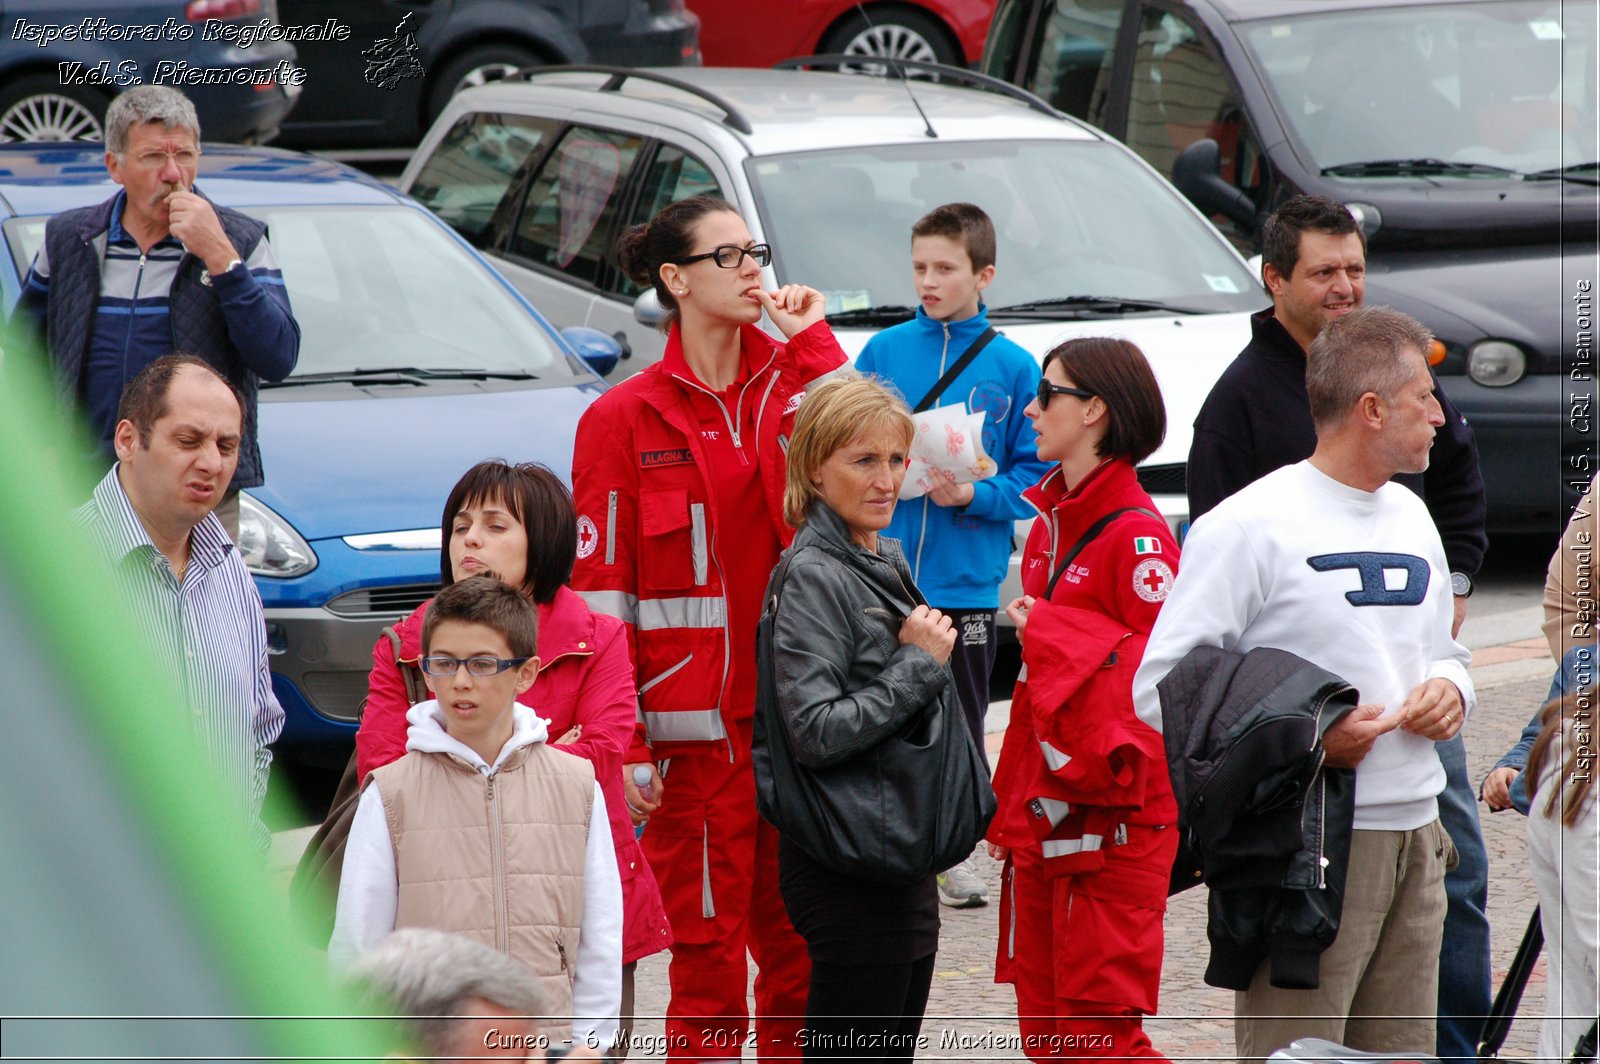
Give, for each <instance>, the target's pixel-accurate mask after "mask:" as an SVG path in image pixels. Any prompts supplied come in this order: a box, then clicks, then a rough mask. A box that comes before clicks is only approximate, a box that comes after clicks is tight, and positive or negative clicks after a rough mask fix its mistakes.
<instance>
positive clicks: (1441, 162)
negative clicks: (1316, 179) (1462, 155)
mask: <svg viewBox="0 0 1600 1064" xmlns="http://www.w3.org/2000/svg"><path fill="white" fill-rule="evenodd" d="M1516 172H1517V171H1515V170H1508V169H1507V168H1505V167H1504V166H1490V165H1489V164H1488V163H1455V162H1450V161H1449V160H1448V159H1432V158H1425V159H1373V160H1371V161H1370V162H1364V163H1340V164H1339V165H1338V166H1325V167H1323V168H1322V176H1323V177H1440V176H1445V175H1450V174H1458V175H1461V176H1466V175H1468V174H1476V175H1478V176H1480V177H1507V176H1512V175H1515V174H1516Z"/></svg>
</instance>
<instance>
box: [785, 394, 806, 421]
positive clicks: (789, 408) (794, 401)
mask: <svg viewBox="0 0 1600 1064" xmlns="http://www.w3.org/2000/svg"><path fill="white" fill-rule="evenodd" d="M805 397H806V393H805V392H795V393H794V394H793V395H791V396H789V401H788V402H787V403H784V404H783V414H782V415H780V416H782V417H788V416H789V415H790V414H792V413H794V412H795V411H796V410H799V409H800V400H802V399H804V398H805Z"/></svg>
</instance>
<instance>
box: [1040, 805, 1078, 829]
mask: <svg viewBox="0 0 1600 1064" xmlns="http://www.w3.org/2000/svg"><path fill="white" fill-rule="evenodd" d="M1034 801H1036V802H1038V803H1039V810H1040V811H1041V812H1042V813H1044V818H1045V820H1046V821H1047V822H1049V824H1050V826H1051V827H1052V828H1054V827H1055V826H1056V825H1057V824H1059V823H1061V822H1062V821H1063V820H1065V819H1067V814H1068V813H1070V812H1072V807H1071V806H1070V805H1068V804H1067V803H1066V802H1063V801H1061V800H1059V799H1056V798H1035V799H1034Z"/></svg>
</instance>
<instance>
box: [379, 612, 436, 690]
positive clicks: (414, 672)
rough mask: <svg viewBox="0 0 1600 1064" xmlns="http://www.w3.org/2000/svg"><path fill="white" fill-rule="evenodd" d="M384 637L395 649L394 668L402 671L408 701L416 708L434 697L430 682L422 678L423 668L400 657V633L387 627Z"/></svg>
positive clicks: (402, 680)
mask: <svg viewBox="0 0 1600 1064" xmlns="http://www.w3.org/2000/svg"><path fill="white" fill-rule="evenodd" d="M383 637H384V638H385V639H387V640H388V641H389V645H390V646H391V647H393V648H394V667H395V668H397V669H399V670H400V680H401V682H402V683H404V684H405V685H406V701H407V702H409V703H411V704H412V705H413V706H414V705H416V704H417V703H418V702H426V701H427V700H428V699H429V698H431V697H433V696H432V694H431V693H430V692H429V691H428V681H426V680H424V679H423V678H422V667H421V666H419V665H418V664H417V663H416V662H414V661H407V660H405V659H404V658H402V657H401V656H400V633H399V632H397V631H395V630H394V626H393V625H385V626H384V629H383Z"/></svg>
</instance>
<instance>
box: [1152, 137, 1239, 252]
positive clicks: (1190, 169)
mask: <svg viewBox="0 0 1600 1064" xmlns="http://www.w3.org/2000/svg"><path fill="white" fill-rule="evenodd" d="M1172 183H1173V185H1175V186H1176V187H1177V189H1178V191H1179V192H1182V193H1183V194H1184V195H1185V196H1187V197H1189V202H1190V203H1193V204H1194V205H1195V206H1196V207H1199V208H1200V210H1201V212H1202V213H1204V214H1205V215H1206V216H1207V217H1209V216H1211V215H1213V214H1220V215H1222V216H1223V217H1225V218H1230V219H1232V220H1233V221H1235V222H1238V223H1239V224H1240V225H1241V226H1243V227H1244V228H1245V229H1246V230H1247V231H1248V232H1252V233H1253V232H1255V231H1256V205H1255V204H1254V203H1251V202H1250V197H1249V196H1246V195H1245V194H1244V193H1243V192H1240V191H1239V190H1238V189H1236V188H1234V187H1233V186H1232V185H1230V184H1228V183H1227V182H1226V181H1224V180H1223V179H1222V152H1221V149H1219V148H1218V147H1217V142H1216V141H1214V140H1212V139H1211V138H1209V137H1204V138H1202V139H1200V140H1197V141H1195V142H1194V143H1193V144H1191V145H1189V146H1188V147H1187V148H1185V149H1183V151H1181V152H1179V153H1178V158H1177V159H1176V160H1174V161H1173V164H1172Z"/></svg>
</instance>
